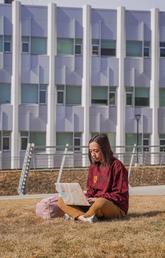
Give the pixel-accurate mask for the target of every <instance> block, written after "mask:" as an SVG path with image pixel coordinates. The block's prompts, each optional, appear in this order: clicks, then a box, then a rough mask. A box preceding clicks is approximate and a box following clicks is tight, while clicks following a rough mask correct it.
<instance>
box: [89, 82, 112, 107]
mask: <svg viewBox="0 0 165 258" xmlns="http://www.w3.org/2000/svg"><path fill="white" fill-rule="evenodd" d="M92 104H98V105H107V104H108V87H106V86H92Z"/></svg>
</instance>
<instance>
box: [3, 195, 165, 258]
mask: <svg viewBox="0 0 165 258" xmlns="http://www.w3.org/2000/svg"><path fill="white" fill-rule="evenodd" d="M38 201H39V200H10V201H9V200H8V201H7V200H5V201H0V257H3V258H32V257H33V258H53V257H55V258H112V257H113V258H122V257H129V258H133V257H137V258H141V257H143V258H160V257H161V258H165V196H154V197H151V196H150V197H146V196H139V197H135V196H131V197H130V209H129V214H128V216H127V218H125V219H122V220H112V221H104V222H99V223H95V224H85V223H82V222H74V221H64V220H63V218H55V219H51V220H43V219H41V218H38V217H36V216H35V205H36V203H37V202H38Z"/></svg>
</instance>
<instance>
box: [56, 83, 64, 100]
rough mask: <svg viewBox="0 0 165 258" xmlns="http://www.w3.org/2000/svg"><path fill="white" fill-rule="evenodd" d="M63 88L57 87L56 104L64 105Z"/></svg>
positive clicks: (61, 86)
mask: <svg viewBox="0 0 165 258" xmlns="http://www.w3.org/2000/svg"><path fill="white" fill-rule="evenodd" d="M64 102H65V101H64V86H63V85H57V104H64Z"/></svg>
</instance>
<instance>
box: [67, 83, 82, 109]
mask: <svg viewBox="0 0 165 258" xmlns="http://www.w3.org/2000/svg"><path fill="white" fill-rule="evenodd" d="M66 105H81V87H80V86H71V85H66Z"/></svg>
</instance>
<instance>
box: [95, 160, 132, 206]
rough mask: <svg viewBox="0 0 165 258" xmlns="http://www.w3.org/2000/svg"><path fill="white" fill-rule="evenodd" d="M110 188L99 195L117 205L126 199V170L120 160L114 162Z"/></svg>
mask: <svg viewBox="0 0 165 258" xmlns="http://www.w3.org/2000/svg"><path fill="white" fill-rule="evenodd" d="M112 173H113V182H112V187H111V189H108V190H107V191H106V192H105V193H102V195H101V196H100V197H103V198H106V199H108V200H110V201H113V202H114V203H116V204H117V205H119V206H122V203H125V201H126V200H127V199H128V172H127V170H126V168H125V167H124V166H123V164H122V163H121V162H120V161H117V162H115V164H114V166H113V169H112Z"/></svg>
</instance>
